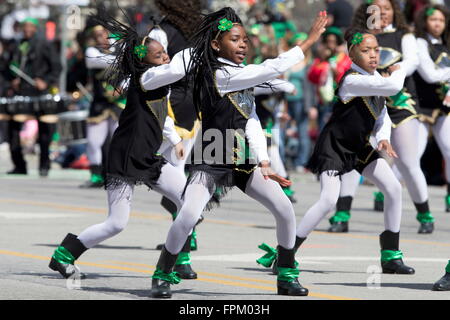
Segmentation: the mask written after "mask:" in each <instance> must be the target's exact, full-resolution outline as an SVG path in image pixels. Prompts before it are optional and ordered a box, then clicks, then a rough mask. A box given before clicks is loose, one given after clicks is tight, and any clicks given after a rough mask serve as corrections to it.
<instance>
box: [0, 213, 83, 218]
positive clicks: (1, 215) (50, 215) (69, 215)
mask: <svg viewBox="0 0 450 320" xmlns="http://www.w3.org/2000/svg"><path fill="white" fill-rule="evenodd" d="M0 218H4V219H58V218H80V216H79V215H76V214H73V213H29V212H0Z"/></svg>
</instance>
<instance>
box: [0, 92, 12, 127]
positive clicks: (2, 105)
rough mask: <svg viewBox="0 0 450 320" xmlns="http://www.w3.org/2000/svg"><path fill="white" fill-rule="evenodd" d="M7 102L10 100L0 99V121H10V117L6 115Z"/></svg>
mask: <svg viewBox="0 0 450 320" xmlns="http://www.w3.org/2000/svg"><path fill="white" fill-rule="evenodd" d="M9 100H10V99H9V98H6V97H1V98H0V121H1V120H9V119H10V116H9V114H8V105H9Z"/></svg>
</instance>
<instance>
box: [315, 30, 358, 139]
mask: <svg viewBox="0 0 450 320" xmlns="http://www.w3.org/2000/svg"><path fill="white" fill-rule="evenodd" d="M343 43H344V38H343V34H342V32H341V30H340V29H339V28H337V27H329V28H328V29H327V30H326V31H325V33H324V34H323V35H322V42H321V44H320V46H319V48H318V50H317V57H316V58H315V59H314V61H313V64H312V66H311V68H310V70H309V72H308V79H309V80H310V81H311V82H312V83H313V84H314V85H315V88H316V93H317V98H318V114H319V119H318V122H319V130H322V128H323V127H324V125H325V123H326V122H327V121H328V117H329V116H330V114H331V111H332V105H333V100H334V90H335V89H336V87H337V84H338V83H339V81H340V79H341V78H342V76H343V75H344V73H345V72H346V71H347V70H348V69H349V68H350V66H351V64H352V62H351V60H350V58H349V57H348V56H347V54H346V53H344V52H342V51H340V46H341V45H342V44H343Z"/></svg>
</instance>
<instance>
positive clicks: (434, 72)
mask: <svg viewBox="0 0 450 320" xmlns="http://www.w3.org/2000/svg"><path fill="white" fill-rule="evenodd" d="M428 38H429V40H430V42H431V43H432V44H442V39H437V38H434V37H433V36H431V35H428ZM417 47H418V50H419V58H420V64H419V67H418V68H417V71H418V72H419V74H420V76H421V77H422V78H423V79H424V80H425V81H426V82H428V83H439V82H450V67H449V68H443V69H438V68H436V65H435V63H434V61H433V59H431V56H430V51H429V45H428V41H426V40H425V39H422V38H418V39H417Z"/></svg>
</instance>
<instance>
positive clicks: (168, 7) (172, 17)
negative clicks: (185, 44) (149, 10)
mask: <svg viewBox="0 0 450 320" xmlns="http://www.w3.org/2000/svg"><path fill="white" fill-rule="evenodd" d="M201 2H202V1H201V0H171V1H167V0H155V5H156V7H157V8H158V9H159V10H160V11H161V13H162V14H163V15H164V16H165V19H167V20H168V21H169V22H170V23H172V24H173V25H174V26H176V27H177V28H178V29H179V30H180V31H181V32H182V33H183V35H184V36H185V38H186V39H190V38H191V37H192V35H193V34H194V32H195V27H193V26H197V25H198V24H199V23H200V21H201V19H202V16H201Z"/></svg>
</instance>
